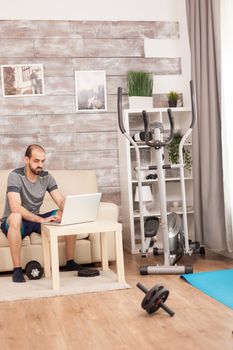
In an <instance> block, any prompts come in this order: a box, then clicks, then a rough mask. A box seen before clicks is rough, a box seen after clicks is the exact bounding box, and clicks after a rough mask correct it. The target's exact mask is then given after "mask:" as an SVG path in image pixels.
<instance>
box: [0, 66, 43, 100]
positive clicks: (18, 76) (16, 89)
mask: <svg viewBox="0 0 233 350" xmlns="http://www.w3.org/2000/svg"><path fill="white" fill-rule="evenodd" d="M1 77H2V92H3V97H20V96H23V97H24V96H41V95H42V96H43V95H44V94H45V90H44V70H43V64H12V65H2V66H1Z"/></svg>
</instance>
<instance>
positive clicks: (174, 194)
mask: <svg viewBox="0 0 233 350" xmlns="http://www.w3.org/2000/svg"><path fill="white" fill-rule="evenodd" d="M167 109H168V108H150V109H146V112H147V114H148V116H149V121H150V123H154V124H151V126H152V125H153V127H156V124H155V122H159V123H162V124H163V133H161V134H160V137H159V136H158V137H159V138H161V141H162V140H164V139H166V138H167V137H168V136H169V132H170V129H169V120H168V116H167ZM142 110H143V109H125V110H124V111H123V115H122V119H123V123H124V125H125V128H126V130H127V133H129V134H130V135H131V136H132V135H134V134H136V133H138V132H139V131H140V130H141V131H142V130H143V121H142ZM171 110H172V113H173V115H174V123H175V130H174V131H175V132H181V133H182V134H183V133H184V132H186V130H188V128H189V125H190V122H191V119H192V118H191V108H190V107H177V108H171ZM189 119H190V122H189ZM157 134H158V135H159V132H158V133H157ZM157 134H156V135H157ZM118 140H119V160H120V184H121V193H122V208H123V210H122V224H123V241H124V247H125V249H126V250H128V251H130V252H131V253H133V254H134V253H138V252H139V250H140V248H141V244H140V236H139V235H138V234H139V232H140V214H139V210H138V208H139V206H138V203H134V193H135V187H136V186H137V185H138V181H137V171H135V167H137V159H136V158H137V157H136V155H137V154H135V151H137V149H138V150H139V152H140V156H141V170H140V174H141V178H142V179H143V180H141V184H142V185H143V186H146V185H148V186H150V187H151V190H152V195H153V196H154V203H153V204H152V203H151V206H150V208H154V210H151V212H149V215H146V216H144V218H145V219H146V218H148V217H150V216H157V217H161V214H160V208H159V186H158V179H148V180H147V179H146V176H147V175H149V174H156V173H157V170H152V169H149V166H150V165H155V164H156V162H157V161H158V160H157V154H156V150H155V149H154V147H150V146H148V145H146V144H145V142H144V141H138V142H136V145H135V147H134V146H133V145H132V144H131V143H130V141H129V140H128V139H126V138H125V137H124V136H123V135H122V133H121V132H120V131H118ZM192 146H193V145H192V137H191V135H189V137H188V138H187V139H186V141H185V144H184V148H185V149H187V150H188V151H191V150H192ZM162 156H163V157H164V158H163V163H164V164H171V162H170V161H169V154H168V149H167V147H164V148H163V149H162ZM171 165H172V164H171ZM164 170H165V183H166V186H165V187H166V208H167V214H169V213H171V212H176V213H177V214H179V215H181V217H182V214H183V213H182V208H181V206H180V205H181V201H182V193H181V191H182V189H181V179H180V170H179V168H175V167H174V168H170V169H164ZM173 170H174V171H173ZM184 180H185V190H186V198H187V203H188V204H189V205H188V204H187V203H186V207H187V221H188V222H187V224H188V230H189V233H190V236H191V237H192V236H194V235H193V232H194V210H193V183H192V182H193V174H192V172H188V171H187V169H184ZM174 202H178V203H179V207H175V208H173V211H172V206H173V203H174ZM148 207H149V206H148ZM136 209H137V210H136ZM145 219H144V220H145ZM160 231H161V227H160ZM161 237H162V232H160V236H158V240H161V239H162V238H161ZM138 243H139V244H138Z"/></svg>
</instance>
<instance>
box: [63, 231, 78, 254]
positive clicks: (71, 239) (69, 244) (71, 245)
mask: <svg viewBox="0 0 233 350" xmlns="http://www.w3.org/2000/svg"><path fill="white" fill-rule="evenodd" d="M65 242H66V260H73V259H74V249H75V242H76V235H72V236H65Z"/></svg>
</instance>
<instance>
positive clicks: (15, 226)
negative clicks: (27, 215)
mask: <svg viewBox="0 0 233 350" xmlns="http://www.w3.org/2000/svg"><path fill="white" fill-rule="evenodd" d="M7 224H8V226H9V227H8V232H7V238H8V242H9V246H10V252H11V258H12V262H13V265H14V270H13V276H12V279H13V281H14V282H25V278H24V276H23V271H22V268H21V245H22V237H21V232H20V229H21V225H22V216H21V215H20V214H18V213H11V214H10V215H9V217H8V219H7Z"/></svg>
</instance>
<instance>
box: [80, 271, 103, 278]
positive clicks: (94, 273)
mask: <svg viewBox="0 0 233 350" xmlns="http://www.w3.org/2000/svg"><path fill="white" fill-rule="evenodd" d="M99 274H100V272H99V270H95V269H83V270H80V271H78V276H79V277H95V276H99Z"/></svg>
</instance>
